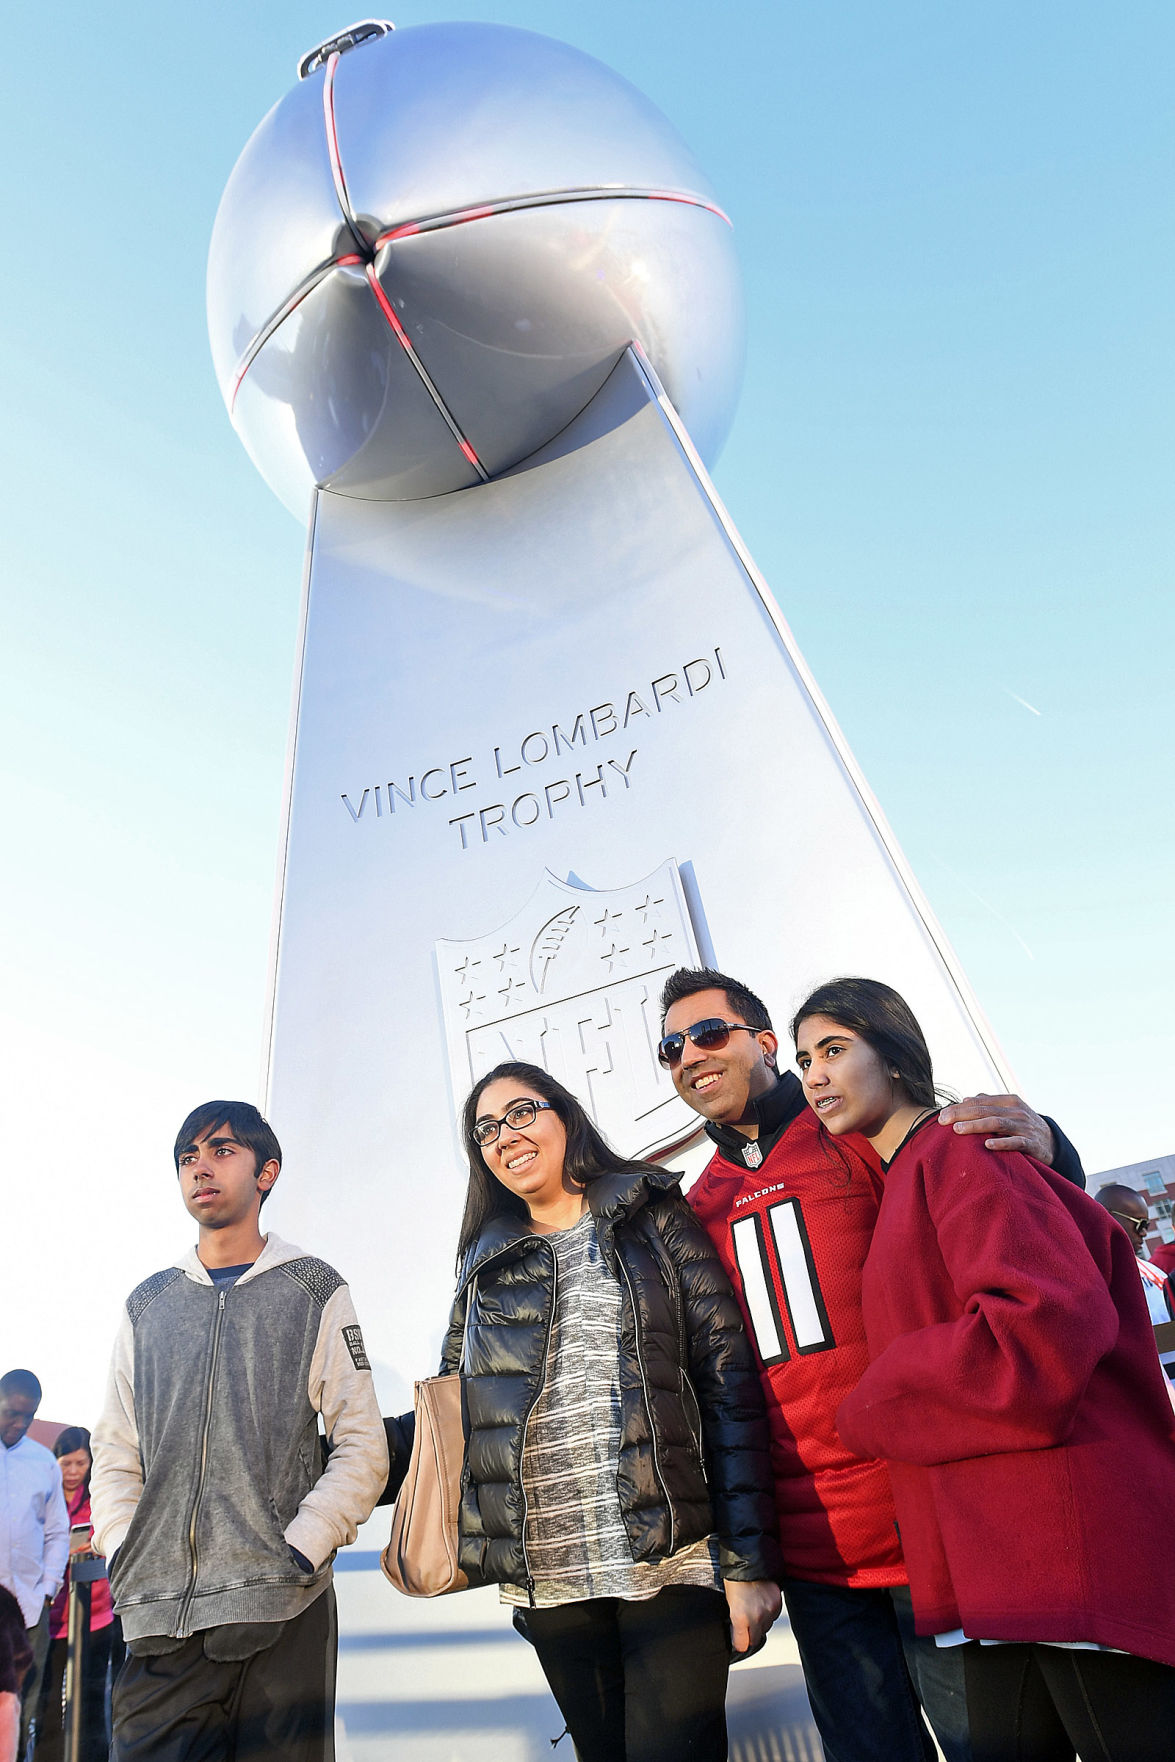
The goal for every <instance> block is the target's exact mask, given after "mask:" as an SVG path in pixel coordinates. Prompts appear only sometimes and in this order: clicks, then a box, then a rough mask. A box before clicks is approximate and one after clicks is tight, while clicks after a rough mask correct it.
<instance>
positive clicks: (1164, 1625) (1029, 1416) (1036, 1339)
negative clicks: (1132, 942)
mask: <svg viewBox="0 0 1175 1762" xmlns="http://www.w3.org/2000/svg"><path fill="white" fill-rule="evenodd" d="M792 1033H793V1037H794V1039H795V1042H796V1056H797V1062H798V1064H799V1067H800V1071H801V1074H802V1077H803V1081H804V1086H805V1092H806V1095H807V1099H808V1102H809V1105H810V1106H811V1107H812V1108H813V1110H814V1112H815V1113H816V1114H817V1116H818V1117H819V1119H820V1120H821V1122H822V1124H823V1125H824V1126H825V1128H826V1129H827V1131H828V1132H829V1133H830V1134H832V1135H833V1137H834V1138H835V1137H839V1136H840V1135H842V1134H844V1133H849V1132H854V1133H860V1134H862V1135H863V1136H864V1137H866V1138H867V1139H868V1140H869V1142H870V1143H871V1144H872V1145H873V1148H874V1150H875V1151H876V1152H877V1154H878V1155H879V1156H880V1158H881V1159H882V1167H883V1170H884V1171H885V1190H884V1196H883V1198H882V1202H881V1210H880V1214H879V1217H878V1221H877V1227H876V1230H875V1232H874V1237H873V1243H872V1246H871V1248H870V1251H869V1256H868V1259H867V1260H866V1263H865V1271H864V1281H863V1289H862V1295H863V1307H864V1314H865V1331H866V1336H867V1339H868V1345H869V1351H870V1356H871V1359H872V1362H871V1364H870V1367H869V1369H868V1370H867V1371H866V1372H865V1375H864V1376H863V1377H862V1379H861V1381H860V1383H859V1384H858V1385H857V1387H856V1389H855V1390H854V1391H853V1393H852V1394H851V1395H849V1396H848V1397H847V1398H846V1400H845V1401H844V1402H843V1403H842V1404H841V1406H840V1409H839V1411H838V1414H837V1425H838V1428H839V1430H840V1434H841V1437H842V1438H843V1440H844V1441H845V1443H846V1444H847V1445H848V1446H849V1448H850V1449H852V1450H855V1451H857V1452H858V1453H859V1454H860V1455H862V1456H882V1457H885V1458H886V1459H887V1460H888V1462H889V1464H890V1473H891V1478H892V1481H893V1489H894V1498H895V1501H896V1504H897V1511H898V1521H899V1525H900V1529H901V1538H902V1548H903V1551H904V1554H905V1557H906V1563H907V1566H908V1567H909V1572H910V1589H911V1592H912V1594H913V1600H914V1610H915V1615H916V1618H917V1626H918V1630H919V1632H921V1633H926V1634H935V1635H941V1636H943V1640H944V1641H945V1642H946V1643H948V1644H965V1643H966V1642H968V1641H970V1642H976V1641H981V1640H986V1641H999V1642H1004V1643H1002V1644H994V1645H978V1644H975V1643H971V1644H968V1645H967V1651H966V1657H965V1663H966V1682H967V1705H968V1714H969V1718H970V1723H971V1739H972V1752H973V1757H974V1762H1013V1759H1014V1762H1065V1759H1066V1758H1069V1759H1071V1758H1072V1757H1073V1756H1074V1753H1075V1752H1076V1753H1077V1754H1078V1755H1079V1756H1081V1757H1082V1759H1083V1762H1158V1759H1159V1758H1166V1757H1169V1756H1170V1755H1171V1754H1172V1751H1173V1748H1175V1668H1172V1667H1173V1666H1175V1531H1173V1526H1172V1524H1171V1521H1170V1514H1171V1512H1172V1511H1173V1510H1175V1429H1173V1416H1172V1411H1171V1404H1170V1402H1169V1400H1168V1398H1167V1394H1166V1391H1165V1389H1164V1387H1163V1377H1162V1372H1161V1370H1160V1368H1159V1361H1158V1355H1157V1353H1156V1351H1155V1344H1154V1334H1153V1331H1152V1329H1151V1325H1150V1319H1149V1317H1148V1315H1147V1310H1146V1303H1145V1300H1144V1298H1143V1295H1142V1289H1141V1286H1140V1284H1139V1279H1138V1272H1137V1268H1136V1266H1135V1261H1134V1250H1133V1246H1132V1244H1131V1242H1130V1240H1129V1238H1128V1236H1127V1234H1126V1232H1125V1230H1123V1229H1122V1227H1121V1225H1119V1224H1117V1223H1115V1221H1114V1220H1113V1218H1112V1217H1110V1215H1109V1214H1108V1213H1107V1212H1106V1211H1104V1210H1103V1209H1102V1207H1101V1206H1099V1205H1097V1204H1096V1203H1095V1202H1094V1201H1093V1200H1092V1199H1090V1198H1089V1197H1088V1195H1087V1194H1085V1193H1083V1192H1081V1191H1080V1190H1079V1189H1078V1188H1076V1187H1074V1186H1073V1185H1072V1184H1071V1183H1070V1182H1067V1181H1064V1180H1060V1179H1058V1178H1057V1177H1056V1176H1054V1175H1053V1173H1052V1171H1051V1170H1050V1169H1047V1168H1044V1167H1043V1166H1042V1165H1041V1164H1038V1163H1035V1162H1033V1161H1031V1160H1030V1159H1029V1158H1028V1157H1023V1156H1015V1155H1003V1156H994V1155H992V1154H991V1153H990V1152H989V1151H987V1150H986V1149H985V1148H984V1147H983V1146H982V1145H981V1144H980V1143H979V1141H978V1140H977V1139H975V1138H967V1139H964V1138H959V1137H956V1136H955V1134H954V1133H953V1132H951V1131H950V1130H949V1128H945V1127H942V1126H939V1125H938V1123H937V1118H936V1114H937V1103H936V1100H935V1094H934V1085H933V1076H932V1071H931V1063H930V1055H929V1053H928V1051H927V1048H926V1042H925V1040H924V1038H923V1035H922V1032H921V1029H920V1028H919V1026H918V1024H917V1022H916V1021H915V1019H914V1017H913V1015H912V1014H911V1012H910V1010H909V1008H908V1006H907V1005H906V1004H905V1003H904V1001H903V1000H902V999H901V998H900V997H899V996H898V994H897V993H896V992H895V991H891V990H890V988H889V987H888V986H886V985H881V984H879V983H878V982H877V981H875V980H870V979H839V980H834V981H833V982H832V983H830V984H828V985H825V986H821V987H820V989H819V990H817V991H816V992H814V993H813V994H812V996H811V997H809V998H808V999H807V1001H806V1002H805V1003H804V1004H803V1005H802V1007H801V1008H800V1009H799V1010H798V1011H797V1012H796V1016H795V1018H794V1020H793V1023H792ZM1142 1559H1145V1562H1146V1568H1145V1572H1144V1571H1142V1570H1141V1569H1140V1560H1142ZM940 1643H942V1642H941V1641H940Z"/></svg>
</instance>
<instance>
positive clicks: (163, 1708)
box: [91, 1101, 388, 1762]
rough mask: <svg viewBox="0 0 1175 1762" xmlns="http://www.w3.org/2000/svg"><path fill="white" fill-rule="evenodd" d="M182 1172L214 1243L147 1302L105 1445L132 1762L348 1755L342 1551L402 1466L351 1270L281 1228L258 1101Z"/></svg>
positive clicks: (133, 1329)
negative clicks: (341, 1661) (340, 1269)
mask: <svg viewBox="0 0 1175 1762" xmlns="http://www.w3.org/2000/svg"><path fill="white" fill-rule="evenodd" d="M175 1163H176V1172H177V1174H178V1176H179V1183H180V1193H181V1197H182V1198H183V1202H184V1205H185V1206H186V1208H187V1210H188V1212H189V1213H190V1214H191V1216H192V1217H194V1218H195V1219H196V1221H197V1223H198V1225H199V1231H200V1234H199V1241H198V1243H197V1245H196V1247H195V1248H193V1249H191V1250H189V1252H188V1253H187V1254H185V1255H184V1256H183V1257H182V1259H180V1260H178V1261H177V1262H176V1263H175V1264H174V1265H173V1266H170V1267H167V1268H165V1269H164V1270H163V1271H162V1272H158V1273H154V1274H153V1275H152V1276H151V1277H150V1278H149V1279H145V1280H144V1281H143V1283H142V1284H141V1285H139V1286H138V1287H137V1288H136V1289H135V1290H134V1291H132V1292H131V1295H130V1296H129V1298H128V1299H127V1302H126V1309H125V1312H124V1315H123V1320H122V1325H121V1327H120V1329H119V1334H118V1338H117V1340H116V1342H115V1348H114V1358H113V1362H112V1364H111V1370H110V1381H109V1386H108V1389H107V1394H106V1404H105V1407H104V1408H103V1412H102V1417H101V1419H100V1421H99V1423H98V1425H97V1426H96V1427H95V1430H94V1438H93V1444H94V1470H93V1479H92V1483H91V1501H92V1511H93V1519H94V1545H95V1547H96V1548H98V1549H100V1550H101V1551H102V1552H103V1553H105V1554H106V1555H107V1556H108V1558H109V1560H110V1581H111V1588H112V1590H113V1593H114V1603H115V1609H116V1610H117V1612H118V1614H119V1616H120V1617H121V1619H122V1625H123V1632H124V1633H125V1635H126V1639H127V1645H128V1652H129V1656H128V1658H127V1660H126V1664H125V1665H124V1667H123V1670H122V1672H121V1674H120V1676H119V1679H118V1682H117V1685H116V1687H115V1691H114V1708H113V1712H114V1745H113V1750H112V1755H113V1756H114V1757H115V1758H116V1759H117V1762H147V1759H148V1758H149V1759H150V1762H197V1758H199V1759H201V1762H202V1759H205V1758H209V1757H212V1756H233V1757H235V1758H236V1759H237V1762H246V1758H260V1757H262V1756H265V1757H270V1756H277V1755H280V1756H281V1757H282V1758H283V1759H284V1762H332V1759H333V1756H334V1686H335V1662H336V1649H337V1629H336V1620H335V1605H334V1592H333V1590H332V1588H331V1563H332V1561H333V1559H334V1554H335V1550H336V1549H337V1548H340V1547H343V1546H344V1545H345V1544H346V1543H348V1542H351V1541H353V1540H354V1539H355V1534H356V1530H357V1528H358V1526H359V1524H361V1523H362V1522H363V1521H364V1520H365V1519H366V1518H367V1517H369V1516H370V1514H371V1511H372V1509H373V1507H374V1505H375V1503H376V1500H377V1499H378V1497H379V1495H380V1493H381V1492H382V1490H383V1487H384V1484H385V1482H386V1479H387V1473H388V1455H387V1444H386V1441H385V1434H384V1427H383V1423H382V1421H381V1419H380V1415H379V1405H378V1402H377V1401H376V1397H375V1390H374V1387H373V1384H372V1378H371V1367H370V1365H369V1364H368V1361H367V1356H366V1354H365V1352H364V1349H363V1336H362V1334H361V1332H360V1329H359V1324H358V1322H357V1320H356V1317H355V1311H354V1307H353V1306H352V1303H351V1295H350V1292H349V1291H348V1289H347V1286H346V1285H345V1284H344V1283H343V1280H342V1279H341V1277H340V1276H339V1274H338V1273H336V1272H335V1271H334V1269H333V1268H332V1267H329V1266H327V1264H326V1263H325V1262H324V1261H321V1260H316V1259H314V1258H313V1257H312V1256H310V1255H307V1254H304V1253H303V1252H302V1250H301V1249H299V1248H293V1247H291V1246H290V1244H289V1243H287V1242H282V1241H280V1240H279V1238H278V1237H277V1236H276V1235H275V1234H274V1233H273V1232H272V1231H270V1232H269V1234H268V1235H263V1234H262V1233H261V1229H260V1223H259V1218H260V1211H261V1207H262V1205H263V1204H264V1202H265V1200H266V1198H267V1196H268V1195H269V1193H270V1192H271V1191H272V1189H273V1186H274V1183H275V1182H276V1181H277V1178H278V1175H279V1173H280V1170H281V1148H280V1146H279V1144H278V1142H277V1139H276V1138H275V1136H274V1134H273V1132H272V1131H271V1129H270V1127H269V1125H268V1124H267V1123H266V1121H265V1120H264V1119H262V1117H261V1115H260V1114H259V1113H258V1111H257V1109H256V1108H255V1107H252V1106H251V1105H250V1104H249V1103H248V1102H239V1101H210V1102H206V1103H205V1104H204V1106H203V1107H198V1108H196V1109H195V1111H194V1112H193V1113H191V1114H189V1116H188V1118H187V1119H186V1120H185V1121H184V1123H183V1125H182V1126H181V1127H180V1131H179V1136H178V1137H177V1138H176V1142H175ZM320 1415H321V1417H322V1421H323V1425H324V1427H325V1431H326V1435H327V1438H328V1439H329V1440H330V1443H331V1446H332V1449H331V1454H330V1457H329V1461H328V1463H327V1466H326V1467H325V1468H324V1467H323V1461H322V1451H321V1448H320V1441H319V1433H318V1420H319V1416H320Z"/></svg>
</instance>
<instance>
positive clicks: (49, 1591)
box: [0, 1370, 69, 1757]
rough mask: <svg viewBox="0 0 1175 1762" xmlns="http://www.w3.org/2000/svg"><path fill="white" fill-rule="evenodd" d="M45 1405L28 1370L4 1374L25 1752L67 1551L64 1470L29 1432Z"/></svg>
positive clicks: (9, 1539)
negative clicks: (24, 1637)
mask: <svg viewBox="0 0 1175 1762" xmlns="http://www.w3.org/2000/svg"><path fill="white" fill-rule="evenodd" d="M40 1405H41V1385H40V1383H39V1381H38V1380H37V1378H36V1377H35V1376H34V1375H33V1373H32V1371H31V1370H10V1371H7V1372H6V1373H5V1375H4V1376H2V1377H0V1585H4V1586H6V1587H7V1589H8V1590H10V1591H11V1592H12V1594H13V1596H14V1597H15V1598H16V1600H17V1602H18V1603H19V1604H20V1607H21V1611H22V1613H23V1615H24V1620H25V1626H26V1627H27V1629H28V1640H29V1647H30V1649H31V1651H32V1654H33V1659H32V1663H31V1664H30V1665H29V1667H28V1672H27V1675H26V1677H25V1681H24V1685H23V1687H22V1689H21V1719H20V1736H19V1745H20V1748H19V1751H18V1754H19V1755H20V1756H21V1757H23V1756H24V1752H25V1749H26V1747H27V1745H28V1738H29V1726H30V1725H31V1723H32V1718H33V1714H34V1712H35V1711H36V1706H37V1702H38V1700H39V1699H40V1694H41V1679H42V1677H43V1676H44V1674H45V1660H46V1658H47V1657H48V1655H49V1606H50V1604H51V1603H52V1601H53V1599H54V1597H55V1596H56V1595H57V1592H58V1590H59V1589H60V1586H61V1581H62V1579H63V1577H64V1576H65V1567H66V1562H67V1561H68V1559H69V1518H68V1517H67V1516H66V1511H65V1497H64V1495H63V1493H62V1491H61V1475H60V1473H59V1472H58V1468H57V1464H56V1462H55V1461H54V1460H53V1454H52V1452H51V1451H49V1450H46V1448H45V1446H44V1444H38V1443H37V1442H36V1441H35V1440H34V1439H33V1438H30V1437H27V1436H26V1435H25V1434H26V1433H27V1432H28V1429H29V1427H30V1425H31V1424H32V1423H33V1416H34V1414H35V1413H36V1411H37V1408H38V1407H39V1406H40Z"/></svg>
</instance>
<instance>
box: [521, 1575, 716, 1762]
mask: <svg viewBox="0 0 1175 1762" xmlns="http://www.w3.org/2000/svg"><path fill="white" fill-rule="evenodd" d="M526 1631H527V1633H528V1634H529V1636H530V1638H531V1640H532V1641H533V1642H534V1648H535V1651H536V1652H537V1653H538V1656H539V1663H540V1664H541V1665H542V1667H543V1674H544V1675H545V1677H546V1679H547V1681H548V1683H549V1684H550V1686H551V1693H552V1694H553V1695H554V1697H555V1699H556V1701H557V1702H558V1703H559V1711H560V1712H561V1713H562V1715H563V1717H564V1719H565V1720H566V1721H567V1729H568V1730H569V1731H570V1733H571V1740H572V1742H573V1743H574V1745H575V1750H576V1754H577V1756H578V1757H579V1762H726V1753H727V1751H726V1710H725V1703H726V1675H727V1670H728V1667H729V1664H730V1623H729V1619H728V1616H727V1610H726V1599H725V1597H724V1596H723V1595H722V1594H721V1592H719V1591H708V1590H705V1589H704V1588H703V1587H702V1586H694V1585H673V1586H670V1587H668V1588H667V1589H666V1590H663V1591H658V1593H657V1595H656V1596H655V1597H650V1598H648V1599H647V1600H646V1601H645V1602H641V1603H630V1602H626V1601H625V1599H624V1598H622V1597H594V1598H592V1599H591V1600H590V1601H588V1602H586V1603H563V1604H560V1605H559V1607H558V1608H557V1609H528V1610H527V1611H526Z"/></svg>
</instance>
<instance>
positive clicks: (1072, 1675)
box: [965, 1644, 1175, 1762]
mask: <svg viewBox="0 0 1175 1762" xmlns="http://www.w3.org/2000/svg"><path fill="white" fill-rule="evenodd" d="M965 1671H966V1680H967V1713H968V1717H969V1719H970V1724H971V1755H972V1762H1073V1758H1074V1755H1075V1754H1076V1755H1077V1756H1079V1757H1080V1758H1081V1762H1169V1758H1170V1757H1171V1756H1172V1754H1175V1670H1172V1669H1171V1668H1170V1667H1169V1666H1168V1665H1166V1664H1155V1663H1153V1662H1152V1661H1151V1659H1149V1658H1135V1657H1133V1656H1132V1655H1130V1654H1128V1653H1125V1652H1087V1651H1072V1650H1070V1649H1069V1648H1068V1647H1064V1646H1043V1645H1037V1646H980V1645H975V1644H972V1645H969V1646H967V1647H966V1660H965Z"/></svg>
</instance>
